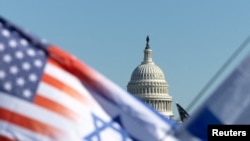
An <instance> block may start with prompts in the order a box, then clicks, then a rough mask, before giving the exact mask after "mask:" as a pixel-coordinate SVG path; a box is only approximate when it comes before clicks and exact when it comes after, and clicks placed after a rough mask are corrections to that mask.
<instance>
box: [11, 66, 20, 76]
mask: <svg viewBox="0 0 250 141" xmlns="http://www.w3.org/2000/svg"><path fill="white" fill-rule="evenodd" d="M10 73H12V74H17V73H18V68H17V67H16V66H11V67H10Z"/></svg>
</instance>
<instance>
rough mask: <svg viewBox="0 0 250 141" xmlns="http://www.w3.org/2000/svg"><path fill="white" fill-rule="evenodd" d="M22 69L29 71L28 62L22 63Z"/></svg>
mask: <svg viewBox="0 0 250 141" xmlns="http://www.w3.org/2000/svg"><path fill="white" fill-rule="evenodd" d="M22 68H23V69H24V70H29V69H30V64H29V63H28V62H24V63H23V64H22Z"/></svg>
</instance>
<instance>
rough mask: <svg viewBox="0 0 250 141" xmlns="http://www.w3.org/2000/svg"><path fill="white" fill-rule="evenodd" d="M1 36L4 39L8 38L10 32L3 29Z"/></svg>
mask: <svg viewBox="0 0 250 141" xmlns="http://www.w3.org/2000/svg"><path fill="white" fill-rule="evenodd" d="M2 35H3V36H4V37H9V36H10V32H9V31H8V30H6V29H3V30H2Z"/></svg>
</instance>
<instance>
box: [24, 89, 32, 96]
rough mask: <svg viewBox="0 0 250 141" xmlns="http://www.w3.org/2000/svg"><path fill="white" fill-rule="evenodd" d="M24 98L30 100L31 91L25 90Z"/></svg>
mask: <svg viewBox="0 0 250 141" xmlns="http://www.w3.org/2000/svg"><path fill="white" fill-rule="evenodd" d="M23 96H25V97H26V98H29V97H30V96H31V91H30V90H29V89H25V90H23Z"/></svg>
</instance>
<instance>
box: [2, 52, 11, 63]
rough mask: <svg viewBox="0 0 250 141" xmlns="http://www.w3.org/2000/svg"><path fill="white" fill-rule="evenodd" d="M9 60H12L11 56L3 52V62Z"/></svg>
mask: <svg viewBox="0 0 250 141" xmlns="http://www.w3.org/2000/svg"><path fill="white" fill-rule="evenodd" d="M11 60H12V58H11V56H10V55H9V54H5V55H4V56H3V61H4V62H5V63H9V62H10V61H11Z"/></svg>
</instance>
